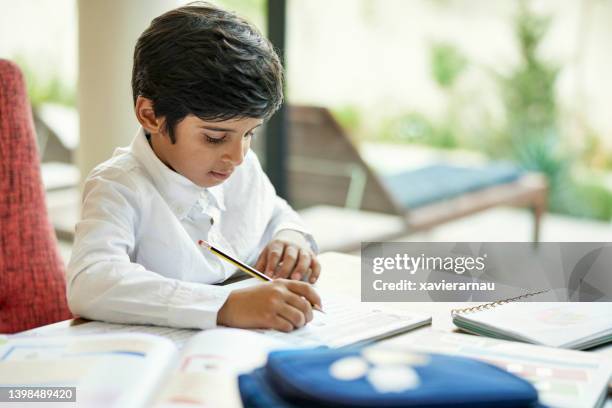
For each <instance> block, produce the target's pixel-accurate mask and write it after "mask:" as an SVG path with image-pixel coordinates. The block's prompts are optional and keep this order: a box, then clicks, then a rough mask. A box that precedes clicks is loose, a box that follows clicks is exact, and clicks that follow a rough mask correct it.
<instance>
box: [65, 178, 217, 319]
mask: <svg viewBox="0 0 612 408" xmlns="http://www.w3.org/2000/svg"><path fill="white" fill-rule="evenodd" d="M137 191H138V190H137V186H135V185H127V184H123V183H119V182H116V181H112V180H108V179H102V178H101V177H94V178H92V179H90V180H89V181H88V183H87V184H86V185H85V190H84V195H83V196H84V200H83V216H82V220H81V221H80V222H79V223H78V225H77V228H76V237H75V244H74V247H73V252H72V256H71V260H70V263H69V265H68V271H67V273H68V276H67V296H68V304H69V307H70V309H71V310H72V312H73V313H75V314H77V315H80V316H82V317H85V318H89V319H95V320H105V321H111V322H117V323H132V324H155V325H163V326H172V327H189V328H202V329H203V328H210V327H214V326H216V322H217V313H218V310H219V309H220V308H221V306H222V305H223V304H224V303H225V301H226V299H227V297H228V295H229V290H228V289H227V288H223V287H218V286H213V285H205V284H199V283H194V282H184V281H180V280H176V279H170V278H166V277H164V276H161V275H159V274H157V273H155V272H153V271H149V270H147V269H145V268H144V267H143V266H142V265H139V264H137V263H134V262H131V260H130V257H129V254H130V253H133V251H134V248H135V226H136V225H137V222H138V215H139V214H138V210H137V209H138V208H142V207H140V203H139V195H138V194H137Z"/></svg>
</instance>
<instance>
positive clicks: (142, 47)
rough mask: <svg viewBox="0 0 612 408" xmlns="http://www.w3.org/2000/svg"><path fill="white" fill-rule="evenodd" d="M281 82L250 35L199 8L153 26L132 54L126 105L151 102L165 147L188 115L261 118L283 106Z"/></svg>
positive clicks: (234, 20) (220, 14)
mask: <svg viewBox="0 0 612 408" xmlns="http://www.w3.org/2000/svg"><path fill="white" fill-rule="evenodd" d="M282 79H283V74H282V66H281V63H280V60H279V58H278V55H277V54H276V52H275V51H274V48H273V47H272V45H271V44H270V42H269V41H268V40H267V39H266V38H265V37H264V36H263V35H261V33H260V32H259V30H257V28H256V27H254V26H253V25H251V24H250V23H248V22H247V21H245V20H244V19H242V18H240V17H238V16H237V15H235V14H234V13H231V12H228V11H224V10H221V9H219V8H216V7H214V6H212V5H210V4H208V3H204V2H195V3H190V4H189V5H187V6H184V7H180V8H177V9H175V10H171V11H169V12H167V13H165V14H162V15H161V16H159V17H157V18H155V19H154V20H153V21H152V22H151V25H150V26H149V28H147V29H146V30H145V31H144V32H143V33H142V35H141V36H140V38H138V41H137V43H136V47H135V49H134V67H133V70H132V94H133V97H134V103H136V98H137V97H138V96H139V95H140V96H143V97H145V98H148V99H151V100H152V101H153V110H154V112H155V115H156V116H158V117H165V126H166V130H167V131H168V134H169V136H170V139H171V140H172V142H173V143H174V142H175V136H174V129H175V126H176V125H177V124H178V123H179V122H180V121H181V120H183V118H185V116H187V115H189V114H193V115H195V116H197V117H199V118H200V119H202V120H206V121H221V120H227V119H234V118H245V117H251V118H268V117H269V116H271V115H272V114H273V113H274V112H275V111H276V110H277V109H278V108H279V106H280V105H281V103H282V101H283V85H282Z"/></svg>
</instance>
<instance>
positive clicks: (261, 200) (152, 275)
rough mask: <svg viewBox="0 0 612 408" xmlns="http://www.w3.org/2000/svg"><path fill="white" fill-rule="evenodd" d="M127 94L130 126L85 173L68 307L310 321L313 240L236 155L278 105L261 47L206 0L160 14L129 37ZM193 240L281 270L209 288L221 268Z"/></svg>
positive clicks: (250, 31)
mask: <svg viewBox="0 0 612 408" xmlns="http://www.w3.org/2000/svg"><path fill="white" fill-rule="evenodd" d="M132 90H133V97H134V106H135V113H136V117H137V119H138V121H139V122H140V125H141V128H140V129H139V131H138V133H137V135H136V137H135V138H134V140H133V141H132V144H131V145H130V146H129V147H126V148H119V149H117V150H116V151H115V153H114V155H113V157H112V158H111V159H109V160H108V161H106V162H104V163H102V164H100V165H99V166H97V167H96V168H95V169H94V170H93V171H92V172H91V174H90V175H89V177H88V178H87V180H86V182H85V187H84V191H83V209H82V219H81V221H80V222H79V223H78V225H77V227H76V237H75V244H74V247H73V253H72V258H71V260H70V263H69V265H68V282H67V287H68V295H67V296H68V303H69V306H70V308H71V310H72V312H73V313H74V314H76V315H80V316H82V317H86V318H90V319H96V320H106V321H111V322H118V323H132V324H156V325H163V326H173V327H189V328H209V327H214V326H215V325H217V324H219V325H226V326H233V327H242V328H271V329H276V330H282V331H290V330H293V329H295V328H298V327H301V326H303V325H304V324H306V323H307V322H308V321H310V320H311V319H312V307H311V304H312V305H320V304H321V299H320V298H319V296H318V295H317V293H316V292H315V291H314V289H313V288H312V287H311V285H310V284H309V283H314V282H315V281H316V280H317V278H318V276H319V273H320V265H319V263H318V261H317V259H316V257H315V251H316V245H315V243H314V241H313V239H312V237H311V236H310V235H308V234H307V233H306V232H305V230H304V229H303V227H302V226H301V223H300V219H299V217H298V215H297V214H296V213H295V212H294V211H293V210H292V209H291V208H290V207H289V205H288V204H287V203H286V202H285V201H284V200H282V199H281V198H279V197H277V196H276V193H275V191H274V188H273V187H272V185H271V184H270V181H269V180H268V178H267V177H266V176H265V174H264V173H263V171H262V169H261V166H260V164H259V162H258V160H257V157H256V156H255V154H254V153H253V152H251V151H250V150H249V147H250V143H251V138H252V137H253V133H254V132H255V129H257V128H258V127H259V126H261V124H262V123H263V121H264V119H266V118H268V117H269V116H270V115H272V113H274V111H276V109H278V107H279V106H280V104H281V102H282V67H281V65H280V62H279V59H278V56H277V55H276V53H275V52H274V50H273V48H272V46H271V45H270V43H269V42H268V41H267V40H266V39H265V38H264V37H263V36H262V35H261V34H260V33H259V32H258V31H257V29H256V28H254V27H253V26H252V25H250V24H249V23H247V22H246V21H244V20H242V19H241V18H239V17H237V16H235V15H234V14H232V13H229V12H226V11H223V10H220V9H217V8H215V7H213V6H211V5H209V4H206V3H197V4H190V5H188V6H185V7H181V8H179V9H176V10H172V11H169V12H167V13H165V14H163V15H161V16H160V17H158V18H156V19H154V20H153V21H152V23H151V25H150V26H149V28H147V30H146V31H145V32H144V33H143V34H142V35H141V36H140V38H139V39H138V42H137V44H136V48H135V50H134V67H133V71H132ZM199 239H205V240H208V241H209V242H211V243H212V244H213V245H215V246H217V247H219V248H221V249H222V250H224V251H226V252H228V253H230V254H232V255H233V256H235V257H236V258H238V259H244V260H247V261H254V260H257V262H256V263H255V267H256V268H258V269H260V270H262V271H264V273H266V274H267V275H269V276H271V277H275V278H281V279H278V280H274V281H273V282H271V283H267V284H262V285H258V286H256V287H251V288H247V289H241V290H235V291H232V292H230V291H229V290H228V289H227V288H224V287H222V286H213V285H212V284H213V283H217V282H221V281H223V280H225V279H226V278H228V277H229V276H230V275H231V274H232V273H233V272H234V268H233V266H232V265H229V264H227V263H225V262H223V261H221V260H220V259H218V258H217V257H215V256H214V255H212V254H211V253H209V252H208V251H206V250H204V249H202V248H201V247H199V246H198V245H197V242H198V240H199ZM285 278H290V279H285ZM304 280H305V281H307V282H304ZM308 282H309V283H308Z"/></svg>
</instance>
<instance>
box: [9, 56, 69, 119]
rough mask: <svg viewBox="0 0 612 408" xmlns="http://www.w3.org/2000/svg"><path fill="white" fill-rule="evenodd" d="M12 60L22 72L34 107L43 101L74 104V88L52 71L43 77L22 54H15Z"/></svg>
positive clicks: (66, 104)
mask: <svg viewBox="0 0 612 408" xmlns="http://www.w3.org/2000/svg"><path fill="white" fill-rule="evenodd" d="M12 60H13V61H14V62H15V63H16V64H17V65H18V66H19V68H20V69H21V71H22V72H23V76H24V78H25V81H26V87H27V92H28V97H29V98H30V103H31V104H32V107H34V108H35V109H36V108H38V107H39V106H40V105H41V104H43V103H57V104H60V105H65V106H71V107H75V106H76V89H75V87H74V86H71V85H68V84H66V83H65V82H64V81H63V80H62V79H61V78H60V76H59V74H57V73H54V74H51V75H47V76H46V77H44V76H43V75H41V73H40V71H36V70H35V69H34V68H33V67H32V65H31V64H30V63H29V62H28V61H27V59H26V58H24V57H23V56H20V55H17V56H15V57H13V58H12Z"/></svg>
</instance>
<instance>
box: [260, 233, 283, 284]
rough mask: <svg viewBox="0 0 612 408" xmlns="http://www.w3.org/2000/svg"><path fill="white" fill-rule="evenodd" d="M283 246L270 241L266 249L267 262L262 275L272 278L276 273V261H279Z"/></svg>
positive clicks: (280, 243)
mask: <svg viewBox="0 0 612 408" xmlns="http://www.w3.org/2000/svg"><path fill="white" fill-rule="evenodd" d="M283 247H284V245H283V243H282V242H278V241H272V242H271V243H270V244H269V245H268V247H267V250H268V260H267V261H268V262H267V263H266V270H265V271H264V273H265V274H266V275H268V276H273V275H274V271H276V266H277V265H278V261H280V259H281V256H282V255H283V249H284V248H283Z"/></svg>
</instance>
